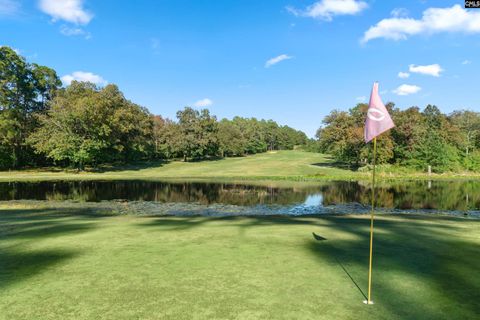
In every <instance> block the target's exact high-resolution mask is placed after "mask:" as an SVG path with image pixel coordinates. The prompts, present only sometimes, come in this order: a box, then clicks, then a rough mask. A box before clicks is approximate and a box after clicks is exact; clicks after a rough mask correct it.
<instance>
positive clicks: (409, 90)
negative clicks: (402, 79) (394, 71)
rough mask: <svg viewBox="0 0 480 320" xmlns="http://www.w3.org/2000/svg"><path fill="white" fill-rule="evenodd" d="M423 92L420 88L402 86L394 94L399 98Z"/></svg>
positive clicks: (409, 85)
mask: <svg viewBox="0 0 480 320" xmlns="http://www.w3.org/2000/svg"><path fill="white" fill-rule="evenodd" d="M420 90H422V88H420V87H419V86H416V85H411V84H402V85H401V86H399V87H398V88H397V89H395V90H393V93H395V94H397V95H399V96H408V95H409V94H414V93H417V92H419V91H420Z"/></svg>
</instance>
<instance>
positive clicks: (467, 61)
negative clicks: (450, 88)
mask: <svg viewBox="0 0 480 320" xmlns="http://www.w3.org/2000/svg"><path fill="white" fill-rule="evenodd" d="M470 63H472V61H470V60H463V61H462V64H470Z"/></svg>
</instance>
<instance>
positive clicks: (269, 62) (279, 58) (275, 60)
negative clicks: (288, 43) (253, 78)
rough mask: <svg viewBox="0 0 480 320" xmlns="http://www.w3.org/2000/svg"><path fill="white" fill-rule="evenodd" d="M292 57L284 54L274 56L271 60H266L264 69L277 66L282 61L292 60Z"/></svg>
mask: <svg viewBox="0 0 480 320" xmlns="http://www.w3.org/2000/svg"><path fill="white" fill-rule="evenodd" d="M292 58H293V57H292V56H289V55H286V54H281V55H279V56H276V57H274V58H272V59H269V60H267V62H265V68H269V67H271V66H273V65H274V64H277V63H279V62H281V61H283V60H288V59H292Z"/></svg>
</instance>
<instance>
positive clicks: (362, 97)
mask: <svg viewBox="0 0 480 320" xmlns="http://www.w3.org/2000/svg"><path fill="white" fill-rule="evenodd" d="M355 100H357V101H360V102H364V101H365V100H367V97H365V96H360V97H356V98H355Z"/></svg>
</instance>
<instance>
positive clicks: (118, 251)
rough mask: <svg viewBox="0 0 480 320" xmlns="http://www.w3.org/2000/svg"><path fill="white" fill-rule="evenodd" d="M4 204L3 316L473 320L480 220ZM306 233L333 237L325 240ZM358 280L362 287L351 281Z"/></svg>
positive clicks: (0, 252) (0, 215)
mask: <svg viewBox="0 0 480 320" xmlns="http://www.w3.org/2000/svg"><path fill="white" fill-rule="evenodd" d="M90 214H91V212H89V211H84V210H76V209H75V210H72V209H70V210H67V209H65V210H61V209H58V210H45V209H28V208H23V209H16V210H14V209H9V210H3V211H1V212H0V310H2V311H1V313H0V318H1V319H436V320H437V319H449V320H451V319H474V318H476V317H477V316H478V314H480V277H479V276H478V265H479V264H480V234H479V231H478V230H479V226H480V225H479V223H480V221H475V220H465V219H453V218H447V217H417V216H380V217H378V219H377V221H376V238H375V260H374V268H375V269H374V278H373V279H374V291H373V298H374V300H375V305H373V306H366V305H364V304H363V303H362V300H363V299H364V296H363V293H362V291H363V292H365V291H366V276H367V263H368V226H369V221H368V217H365V216H336V217H286V216H285V217H232V218H203V217H189V218H186V217H185V218H180V217H136V216H104V217H101V216H95V215H90ZM312 232H315V233H316V234H318V235H321V236H323V237H325V238H327V239H328V240H326V241H317V240H315V239H314V238H313V237H312ZM357 285H358V287H357Z"/></svg>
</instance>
